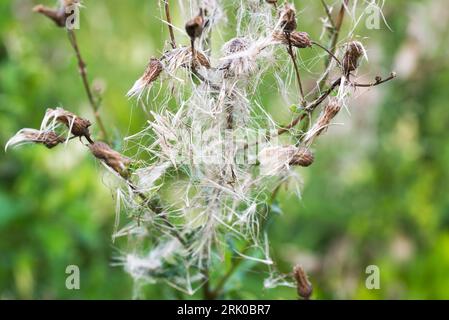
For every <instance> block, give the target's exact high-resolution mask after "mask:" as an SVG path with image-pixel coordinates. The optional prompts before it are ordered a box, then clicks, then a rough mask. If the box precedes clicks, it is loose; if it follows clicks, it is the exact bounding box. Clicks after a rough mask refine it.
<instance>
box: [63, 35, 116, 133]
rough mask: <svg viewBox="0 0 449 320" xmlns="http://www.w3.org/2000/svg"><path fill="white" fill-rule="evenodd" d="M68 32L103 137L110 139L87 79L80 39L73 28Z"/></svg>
mask: <svg viewBox="0 0 449 320" xmlns="http://www.w3.org/2000/svg"><path fill="white" fill-rule="evenodd" d="M67 32H68V37H69V41H70V44H71V46H72V48H73V50H74V51H75V55H76V59H77V61H78V69H79V72H80V75H81V79H82V81H83V85H84V89H85V91H86V94H87V98H88V100H89V103H90V106H91V108H92V111H93V113H94V117H95V120H96V122H97V125H98V127H99V128H100V131H101V135H102V138H103V139H105V140H107V139H108V134H107V131H106V128H105V126H104V124H103V121H102V119H101V117H100V113H99V111H98V109H99V105H98V104H97V103H96V102H95V99H94V96H93V94H92V89H91V87H90V84H89V80H88V79H87V70H86V63H85V62H84V60H83V58H82V56H81V51H80V49H79V45H78V41H77V38H76V34H75V32H74V31H73V30H72V29H67Z"/></svg>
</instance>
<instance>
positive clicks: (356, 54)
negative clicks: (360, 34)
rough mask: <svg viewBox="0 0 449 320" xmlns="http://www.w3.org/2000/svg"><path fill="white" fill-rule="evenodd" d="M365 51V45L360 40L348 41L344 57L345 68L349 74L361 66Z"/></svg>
mask: <svg viewBox="0 0 449 320" xmlns="http://www.w3.org/2000/svg"><path fill="white" fill-rule="evenodd" d="M364 53H365V49H364V48H363V45H362V43H361V42H359V41H352V42H350V43H348V45H347V49H346V52H345V55H344V57H343V70H344V73H345V74H346V75H347V74H349V73H350V72H351V71H354V70H356V69H357V68H358V66H359V61H360V58H361V57H362V56H363V54H364Z"/></svg>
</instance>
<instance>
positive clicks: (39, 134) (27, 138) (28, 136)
mask: <svg viewBox="0 0 449 320" xmlns="http://www.w3.org/2000/svg"><path fill="white" fill-rule="evenodd" d="M64 141H65V140H64V138H63V137H61V136H58V135H57V134H56V133H55V132H54V131H39V130H36V129H22V130H20V131H19V132H17V133H16V134H15V135H14V137H12V138H11V139H9V141H8V142H7V143H6V146H5V150H7V149H8V148H9V147H14V146H19V145H22V144H26V143H40V144H43V145H44V146H46V147H47V148H48V149H52V148H54V147H56V146H57V145H58V144H60V143H63V142H64Z"/></svg>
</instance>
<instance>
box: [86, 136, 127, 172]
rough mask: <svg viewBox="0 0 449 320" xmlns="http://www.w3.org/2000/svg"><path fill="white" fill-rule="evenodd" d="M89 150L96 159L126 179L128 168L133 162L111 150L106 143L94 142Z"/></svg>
mask: <svg viewBox="0 0 449 320" xmlns="http://www.w3.org/2000/svg"><path fill="white" fill-rule="evenodd" d="M89 149H90V151H91V152H92V154H93V155H94V157H95V158H97V159H99V160H101V161H103V162H104V163H105V164H106V165H107V166H108V167H110V168H111V169H113V170H114V171H115V172H117V173H118V174H120V175H121V176H122V177H124V178H126V177H127V176H128V172H127V169H128V166H129V164H130V163H131V160H130V159H128V158H126V157H125V156H123V155H121V154H120V153H118V152H117V151H115V150H113V149H111V147H109V146H108V145H107V144H106V143H104V142H101V141H100V142H94V143H92V144H90V145H89Z"/></svg>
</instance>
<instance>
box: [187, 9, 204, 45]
mask: <svg viewBox="0 0 449 320" xmlns="http://www.w3.org/2000/svg"><path fill="white" fill-rule="evenodd" d="M203 26H204V18H203V10H201V9H200V14H199V15H197V16H196V17H195V18H193V19H192V20H189V21H187V23H186V26H185V28H186V32H187V34H188V35H189V37H190V39H192V40H194V39H196V38H199V37H200V36H201V34H202V33H203Z"/></svg>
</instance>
